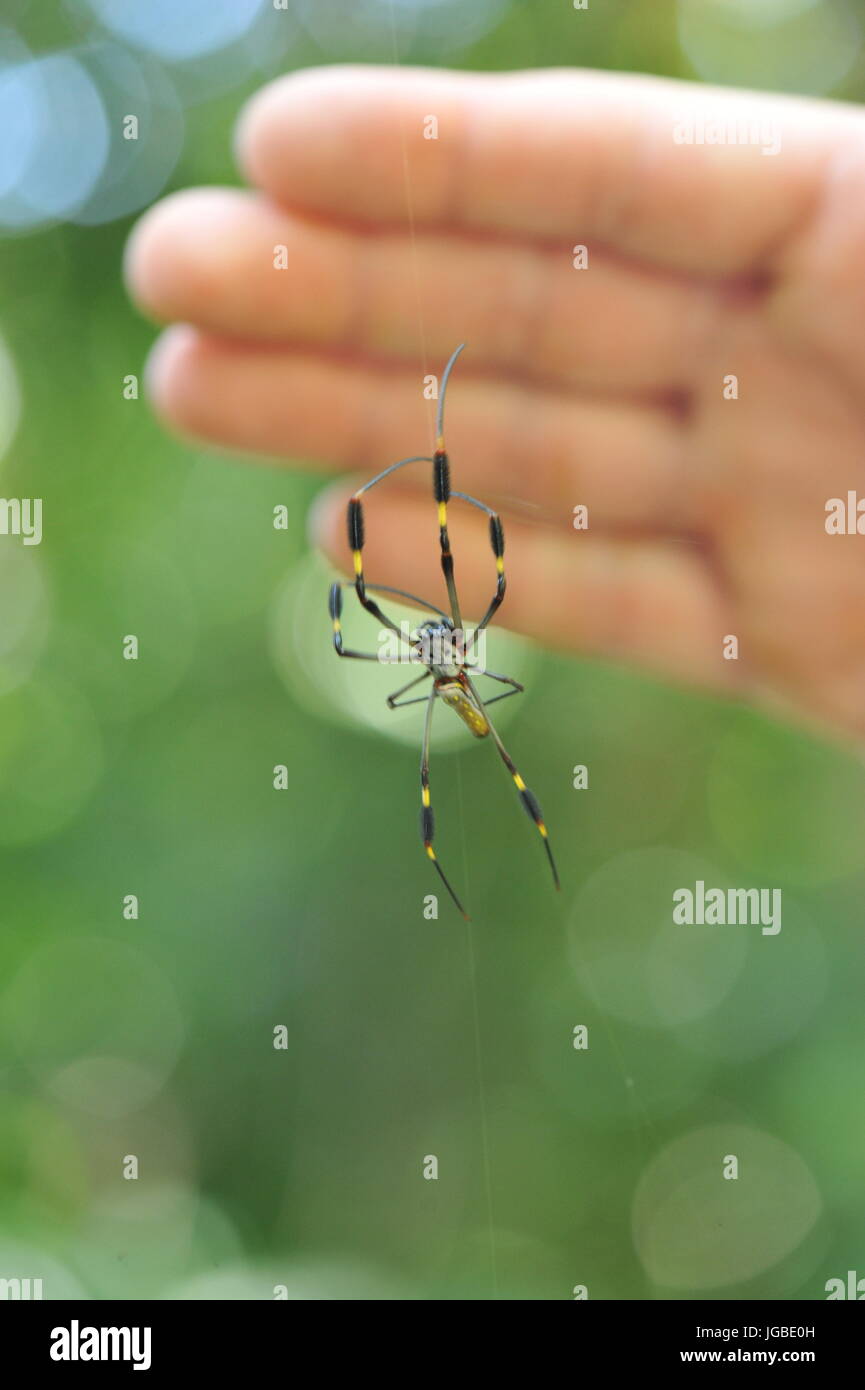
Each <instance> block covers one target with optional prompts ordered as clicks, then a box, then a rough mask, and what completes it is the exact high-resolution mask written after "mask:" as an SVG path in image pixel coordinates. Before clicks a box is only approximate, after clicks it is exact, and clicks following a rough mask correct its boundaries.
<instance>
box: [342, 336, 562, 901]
mask: <svg viewBox="0 0 865 1390" xmlns="http://www.w3.org/2000/svg"><path fill="white" fill-rule="evenodd" d="M464 347H465V343H461V344H460V346H459V347H458V348H457V349H456V351H455V352H454V353H453V354H452V356H451V358H450V360H449V361H448V364H447V366H446V367H445V369H444V374H443V376H442V384H441V391H440V393H439V403H438V412H437V417H436V447H435V452H434V454H433V456H432V458H429V457H428V456H427V455H417V456H413V457H411V458H405V459H400V460H399V462H398V463H392V464H391V465H390V467H389V468H385V469H384V471H383V472H381V473H378V474H377V475H376V476H375V477H374V478H372V479H371V480H370V482H368V483H364V485H363V487H359V488H358V490H357V492H356V493H355V494H354V496H353V497H352V498H351V500H350V501H349V504H348V518H347V520H348V543H349V546H350V548H351V551H352V555H353V558H354V579H353V580H351V579H348V580H341V581H340V580H338V581H336V582H335V583H333V584H332V585H331V588H330V603H329V607H330V616H331V620H332V623H333V645H334V649H335V651H336V654H337V656H342V657H353V658H354V659H356V660H358V661H388V660H390V661H392V662H400V661H409V662H417V663H420V664H421V665H423V667H424V670H423V671H422V673H421V674H420V675H419V676H417V677H416V679H415V680H412V681H409V682H408V684H407V685H404V686H401V687H400V689H399V690H395V691H394V693H393V694H392V695H389V696H388V697H387V704H388V708H389V709H399V708H402V707H404V706H405V705H415V704H424V703H425V704H426V719H425V722H424V731H423V745H422V751H421V760H420V788H421V812H420V832H421V840H422V841H423V846H424V849H425V850H426V853H427V857H428V858H429V859H430V861H431V862H432V864H433V865H434V867H435V869H436V871H437V872H438V874H439V877H440V878H441V880H442V882H443V883H444V885H445V887H446V888H447V891H448V893H449V894H450V896H451V898H452V899H453V901H454V903H455V904H456V906H457V907H458V908H459V910H460V912H461V913H462V914H463V916H464V917H465V918H466V919H467V920H468V913H467V912H466V910H465V908H464V907H463V905H462V903H461V902H460V900H459V898H458V897H457V894H456V892H455V891H454V888H453V886H452V885H451V883H450V880H449V879H448V877H447V875H446V874H445V872H444V869H443V868H442V866H441V864H440V862H439V860H438V857H437V856H436V852H435V850H434V848H433V838H434V835H435V820H434V817H433V809H432V805H431V802H430V783H429V753H430V731H431V729H432V715H433V709H434V707H435V702H436V700H437V699H440V700H442V701H443V702H444V704H445V705H448V706H449V707H450V708H451V709H452V710H453V711H454V713H455V714H458V715H459V717H460V719H462V721H463V723H464V724H466V725H467V727H468V729H469V730H470V732H471V733H472V734H473V735H474V736H475V738H488V737H489V738H491V739H492V741H493V743H494V745H495V747H496V750H497V752H498V755H499V757H500V758H501V760H502V762H503V763H504V765H505V767H506V768H507V769H508V772H509V773H510V774H511V777H512V778H513V781H514V785H515V787H516V789H517V792H518V794H519V798H520V801H521V802H522V804H523V807H524V808H525V810H526V812H527V813H528V815H529V816H530V817H531V819H532V820H533V821H534V823H535V825H536V826H537V828H538V831H539V832H540V835H541V838H542V840H543V845H544V849H545V850H546V853H547V859H548V860H549V865H550V869H551V871H552V875H553V882H554V884H555V886H556V888H559V887H560V884H559V875H558V872H557V870H556V862H555V860H554V858H553V852H552V850H551V848H550V840H549V835H548V832H547V827H546V824H545V823H544V818H543V813H542V811H541V808H540V806H539V805H538V801H537V798H536V797H535V795H534V793H533V792H531V791H530V790H529V788H528V787H527V786H526V784H525V782H524V781H523V779H522V777H521V776H520V774H519V772H518V771H517V768H516V767H515V765H514V763H513V762H512V760H511V757H510V754H509V753H508V751H507V749H506V748H505V746H504V744H503V743H502V741H501V739H500V738H499V735H498V733H497V732H496V729H495V726H494V725H493V722H492V720H491V719H490V717H489V713H488V709H489V706H490V705H493V704H495V702H496V700H506V699H507V698H508V696H509V695H519V694H520V693H521V692H522V691H523V690H524V688H525V687H524V686H522V685H520V683H519V681H515V680H512V678H511V677H510V676H501V675H497V674H496V673H495V672H494V671H487V670H483V672H482V674H483V675H486V676H488V677H489V678H490V679H491V680H494V681H499V682H500V683H501V684H503V685H509V686H511V689H510V690H506V691H505V692H504V693H503V694H500V695H494V696H493V697H492V699H490V700H482V699H481V697H480V695H479V694H478V691H477V689H476V687H475V684H474V681H473V680H472V678H471V676H470V675H469V662H468V657H469V656H470V654H471V649H472V647H473V645H474V643H475V640H476V638H477V634H478V633H479V632H483V630H484V629H485V628H486V627H487V626H488V624H489V622H490V620H491V619H492V617H493V615H494V614H495V612H496V611H497V609H498V608H499V607H500V605H501V602H502V600H503V598H504V596H505V562H504V553H505V534H504V529H503V527H502V522H501V517H499V516H498V514H497V513H496V512H494V511H493V510H492V508H491V507H488V506H487V505H486V503H484V502H479V501H478V500H477V498H476V497H469V496H468V494H467V493H465V492H452V491H451V485H450V463H449V460H448V455H447V453H446V451H445V443H444V403H445V392H446V389H447V383H448V378H449V377H450V374H451V370H452V368H453V365H454V363H455V362H456V360H457V358H458V357H459V355H460V353H461V352H462V350H463V348H464ZM409 463H431V464H432V466H433V494H434V496H435V500H436V503H437V504H438V525H439V544H440V546H441V564H442V570H443V572H444V578H445V583H446V585H447V592H448V602H449V604H450V610H451V611H450V614H448V613H446V612H445V611H444V610H443V609H441V608H439V607H438V606H437V605H436V604H434V603H429V602H428V601H427V600H426V599H421V598H418V597H417V595H416V594H409V593H407V592H406V591H405V589H393V588H390V587H388V586H387V585H384V584H368V583H367V582H366V578H365V576H364V572H363V544H364V522H363V506H362V503H361V497H362V496H363V494H364V493H365V492H369V490H370V488H373V487H375V486H376V484H377V483H380V482H382V480H383V479H384V478H387V477H389V476H390V474H391V473H395V472H396V470H397V469H398V468H405V466H406V465H407V464H409ZM452 497H458V498H460V500H461V501H463V502H468V503H470V504H471V506H473V507H477V508H479V510H480V511H482V512H484V513H485V514H486V515H487V517H488V518H489V528H490V544H491V545H492V549H493V555H494V556H495V561H496V576H497V578H496V590H495V593H494V594H493V596H492V598H491V600H490V603H489V606H488V608H487V611H486V613H485V614H484V616H483V618H482V619H481V621H480V622H479V624H478V625H477V627H476V628H475V629H474V630H473V631H470V632H469V634H468V636H466V634H465V633H464V631H463V626H462V615H461V613H460V604H459V597H458V595H457V589H456V583H455V580H454V562H453V556H452V555H451V549H450V540H449V538H448V502H449V501H450V499H451V498H452ZM351 587H353V588H354V591H355V593H356V594H357V597H358V600H359V602H360V604H361V606H362V607H363V608H365V609H366V611H367V612H368V613H371V614H372V615H373V617H374V618H377V619H378V621H379V623H381V624H382V625H383V627H384V628H386V629H388V631H389V632H390V633H393V634H395V635H396V637H397V639H399V640H400V641H402V642H403V643H405V644H406V646H407V648H408V650H407V651H405V652H403V654H402V655H401V656H397V657H393V656H392V657H386V656H384V655H383V654H382V653H380V652H356V651H350V650H349V649H348V648H346V647H345V646H344V645H343V640H342V625H341V617H342V591H343V589H345V588H351ZM370 591H372V592H373V593H376V594H392V595H395V596H397V597H399V598H404V599H407V600H408V601H409V602H410V603H412V604H414V605H416V606H417V607H419V608H423V609H426V610H427V611H428V612H430V613H434V614H436V617H434V618H428V619H427V620H426V621H425V622H423V623H421V624H420V626H419V627H418V628H417V629H416V630H415V632H414V633H412V634H408V633H407V632H406V631H405V629H404V628H400V627H398V626H397V624H396V623H395V622H394V621H393V620H392V619H391V618H389V617H388V616H387V614H385V613H384V612H383V611H382V609H381V608H380V607H379V605H378V604H377V603H376V602H375V600H374V599H372V598H370ZM430 677H432V685H431V687H430V690H429V694H428V695H420V696H416V697H413V698H412V699H410V700H401V699H400V698H399V697H400V696H401V695H405V694H406V692H407V691H409V690H413V689H414V688H415V687H416V686H418V685H420V684H421V682H423V681H426V680H428V679H429V678H430Z"/></svg>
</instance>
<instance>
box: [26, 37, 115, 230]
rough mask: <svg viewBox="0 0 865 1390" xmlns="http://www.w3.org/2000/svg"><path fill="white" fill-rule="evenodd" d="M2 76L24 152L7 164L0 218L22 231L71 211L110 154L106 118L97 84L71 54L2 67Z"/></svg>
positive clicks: (91, 186) (90, 188) (89, 190)
mask: <svg viewBox="0 0 865 1390" xmlns="http://www.w3.org/2000/svg"><path fill="white" fill-rule="evenodd" d="M0 76H2V83H3V87H4V90H5V91H6V93H7V95H6V99H5V100H6V104H7V105H9V103H10V102H11V103H12V104H13V105H15V106H17V107H18V108H19V112H20V114H19V115H18V116H17V117H16V128H18V129H19V131H20V132H21V139H22V148H25V149H26V151H27V157H26V159H21V157H20V155H19V156H18V159H19V160H20V167H17V168H16V169H14V170H13V169H12V168H11V167H10V166H9V165H8V164H7V165H6V167H5V172H4V174H3V182H4V183H5V184H6V191H5V193H4V194H3V196H2V197H0V224H5V225H6V226H7V227H10V228H19V229H20V228H24V227H28V226H32V225H37V224H39V223H40V222H45V221H51V220H53V219H56V218H63V217H71V216H73V215H74V214H75V213H76V212H77V211H78V209H79V208H80V207H81V206H82V205H83V204H84V203H85V202H86V201H87V199H88V197H89V196H90V194H91V193H92V191H93V189H94V188H95V186H96V184H97V182H98V180H99V179H100V177H101V176H102V173H103V170H104V169H105V165H106V161H107V157H108V148H109V140H110V135H109V128H108V119H107V116H106V112H105V107H104V105H103V103H102V99H101V97H100V94H99V91H98V88H97V86H96V84H95V83H94V81H93V79H92V78H91V77H90V75H89V73H88V72H87V70H86V68H85V67H84V66H83V65H82V63H80V62H79V61H78V60H77V59H76V58H75V57H74V56H73V55H72V54H71V53H52V54H48V55H47V56H45V57H40V58H33V59H31V60H28V61H26V62H23V63H21V64H18V65H17V66H7V67H6V68H4V69H3V70H2V73H0ZM10 94H11V95H10ZM0 96H2V93H0ZM13 174H14V177H13Z"/></svg>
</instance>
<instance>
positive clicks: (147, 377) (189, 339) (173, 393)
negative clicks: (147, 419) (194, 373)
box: [144, 323, 199, 434]
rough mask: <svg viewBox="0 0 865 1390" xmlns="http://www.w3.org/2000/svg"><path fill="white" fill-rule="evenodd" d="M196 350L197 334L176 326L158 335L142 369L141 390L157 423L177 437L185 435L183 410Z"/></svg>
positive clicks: (186, 401)
mask: <svg viewBox="0 0 865 1390" xmlns="http://www.w3.org/2000/svg"><path fill="white" fill-rule="evenodd" d="M198 346H199V334H198V333H197V332H196V330H195V329H194V328H191V327H190V326H189V325H188V324H185V323H179V324H175V325H174V326H173V327H171V328H167V329H166V330H165V332H164V333H161V334H160V336H159V337H158V338H157V340H156V342H155V343H154V345H153V347H152V348H151V350H150V354H149V356H148V358H147V361H146V363H145V366H144V388H145V391H146V393H147V397H148V399H149V400H150V402H151V404H152V406H153V409H154V411H155V412H156V414H157V415H158V416H159V418H160V420H161V421H162V422H163V423H164V424H165V425H168V426H169V427H170V428H171V429H172V430H174V431H175V432H177V433H181V434H182V433H188V432H189V425H188V421H187V420H186V414H187V413H188V412H187V411H186V410H185V408H184V407H185V406H186V405H187V404H188V397H189V387H188V382H189V377H190V368H191V366H192V364H193V361H194V357H195V354H196V352H197V350H198Z"/></svg>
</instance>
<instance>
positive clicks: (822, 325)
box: [127, 67, 865, 739]
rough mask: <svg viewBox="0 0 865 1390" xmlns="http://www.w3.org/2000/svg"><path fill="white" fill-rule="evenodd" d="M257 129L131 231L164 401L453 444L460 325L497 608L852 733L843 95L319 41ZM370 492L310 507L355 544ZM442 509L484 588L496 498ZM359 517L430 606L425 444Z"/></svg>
mask: <svg viewBox="0 0 865 1390" xmlns="http://www.w3.org/2000/svg"><path fill="white" fill-rule="evenodd" d="M688 113H697V114H698V116H699V114H700V113H703V114H704V115H705V117H706V118H707V119H710V120H715V119H718V118H725V119H733V120H735V119H737V118H743V119H746V120H750V121H754V120H756V121H763V122H766V121H770V122H772V123H773V128H774V129H775V130H777V132H778V134H779V135H780V139H781V148H780V151H779V152H778V153H777V154H774V155H764V154H763V152H762V149H761V148H760V147H759V145H758V146H755V145H743V144H738V145H733V144H727V145H718V144H713V145H710V144H696V143H691V144H687V143H677V142H676V140H675V139H674V138H673V131H674V129H675V127H676V124H677V122H680V121H682V120H683V118H684V117H686V116H687V115H688ZM430 114H435V115H436V116H437V119H438V138H437V139H436V140H425V139H424V138H423V128H424V120H425V118H426V117H427V116H429V115H430ZM237 156H238V162H239V165H240V168H241V170H242V172H243V175H244V177H245V179H246V181H247V183H248V184H249V186H250V189H251V191H239V190H228V189H194V190H190V191H187V192H183V193H179V194H175V195H173V196H171V197H169V198H166V199H165V200H164V201H163V202H161V203H159V204H157V205H156V206H155V207H154V208H153V209H151V210H150V211H149V212H148V213H147V214H146V215H145V216H144V217H143V218H142V220H141V221H140V223H139V224H138V226H137V228H136V229H135V231H134V233H133V235H132V238H131V240H130V244H129V248H128V255H127V278H128V283H129V287H130V290H131V293H132V295H133V296H134V298H135V299H136V301H137V303H138V304H139V305H140V307H141V308H142V309H143V310H144V312H145V313H147V314H149V315H151V316H152V317H153V318H155V319H157V320H158V321H160V322H161V323H163V324H166V325H169V326H168V327H167V330H166V331H165V332H164V333H163V335H162V336H161V338H160V339H159V341H158V343H157V345H156V347H155V349H154V352H153V355H152V358H151V360H150V363H149V370H148V381H149V389H150V392H151V395H152V398H153V401H154V403H155V407H156V409H157V411H158V412H159V414H160V415H161V416H162V418H163V419H164V420H165V421H166V422H167V424H168V425H169V426H170V427H171V428H173V429H174V430H175V431H177V432H179V433H180V434H181V435H183V436H185V437H192V438H195V439H199V440H206V441H209V442H210V443H212V444H215V445H218V446H222V447H224V448H227V449H230V450H238V451H241V452H243V453H246V454H262V455H265V456H268V457H273V458H278V459H283V460H286V461H288V462H289V463H291V462H292V461H294V460H297V459H301V460H303V461H304V466H308V463H309V461H315V462H316V463H317V464H318V465H319V466H320V467H321V468H322V470H323V471H326V472H328V473H337V474H338V473H342V472H344V471H345V470H352V471H353V472H357V473H358V474H359V475H364V474H365V475H367V476H368V475H370V474H372V473H374V472H377V471H378V470H379V469H381V468H382V467H384V466H385V465H386V464H387V463H389V462H392V461H393V460H395V459H397V458H401V457H403V456H405V455H407V454H413V453H429V452H431V451H432V447H433V442H434V441H433V434H434V410H435V403H434V402H430V401H427V400H425V399H424V398H423V390H422V385H423V377H424V375H425V374H427V373H436V374H440V373H441V370H442V368H443V366H444V363H445V361H446V359H447V357H448V356H449V355H450V353H451V351H452V350H453V348H454V347H455V346H456V344H457V343H459V342H461V341H463V340H466V342H467V343H468V346H467V348H466V350H465V352H464V353H463V355H462V357H461V358H460V361H459V363H458V365H457V367H456V369H455V371H454V375H453V377H452V380H451V385H450V388H449V393H448V399H447V412H446V435H447V446H448V450H449V453H450V456H451V467H452V476H453V486H454V487H456V488H459V489H460V490H463V491H467V492H471V493H473V494H475V495H476V496H479V497H481V498H482V499H483V500H484V501H486V502H487V503H489V504H490V505H492V506H495V507H497V508H499V509H500V511H501V514H502V517H503V520H504V523H505V534H506V539H507V548H506V556H505V558H506V565H507V576H508V593H507V598H506V600H505V603H504V606H503V608H502V610H501V615H500V616H501V619H502V621H504V622H505V623H506V624H507V625H509V626H510V627H512V628H514V629H515V630H517V631H520V632H523V633H527V634H530V635H531V636H533V637H535V638H537V639H539V640H540V641H542V642H545V643H548V644H550V645H555V646H559V647H564V648H566V649H568V650H572V651H576V652H580V653H583V654H589V655H595V656H598V657H601V658H604V659H607V660H615V661H624V662H628V663H631V664H632V665H636V666H639V667H641V668H643V669H648V670H651V671H652V672H654V673H656V674H660V675H662V676H665V677H667V678H670V679H673V680H677V681H684V682H688V683H690V684H693V685H697V686H701V687H703V688H708V689H711V690H714V691H722V692H728V693H730V694H731V695H733V696H735V697H737V698H740V699H745V700H751V701H755V702H757V703H761V704H762V705H763V706H768V707H770V708H771V709H773V710H775V711H776V712H781V713H782V714H784V715H786V716H789V717H791V718H793V719H796V720H798V721H801V722H805V723H806V724H808V725H809V726H810V727H812V728H816V729H820V730H823V731H824V732H827V733H830V734H832V735H835V736H838V735H840V736H841V737H842V738H845V739H846V738H850V737H852V738H853V739H859V738H860V737H861V735H862V734H863V732H865V536H856V535H850V536H848V535H842V536H830V535H827V533H826V530H825V524H824V523H825V519H826V511H825V509H826V503H827V500H828V499H829V498H832V497H841V498H846V495H847V492H848V490H851V489H852V490H855V491H856V492H857V493H858V494H859V496H862V497H865V250H863V248H865V119H863V117H862V116H861V115H860V114H859V113H858V111H857V110H856V109H855V108H852V107H845V106H842V105H835V104H832V103H828V102H810V101H796V100H790V99H779V98H775V97H767V96H763V95H759V94H751V93H740V92H732V91H721V90H718V91H713V90H711V89H708V88H705V87H696V86H691V85H690V84H684V83H674V82H667V81H660V80H655V79H652V78H644V77H639V76H624V75H619V74H601V73H590V72H580V71H562V72H559V71H544V72H540V73H514V74H511V73H508V74H495V75H487V74H484V75H478V74H460V73H450V72H442V71H426V70H422V69H410V70H399V69H375V68H353V67H342V68H324V69H317V70H309V71H305V72H302V73H298V74H293V75H291V76H289V77H286V78H283V79H280V80H279V81H277V82H275V83H273V84H271V85H270V86H268V87H266V88H264V89H263V90H262V91H261V92H260V93H259V94H258V95H257V96H256V97H255V98H254V99H253V100H252V101H251V103H250V104H249V105H248V107H247V108H246V110H245V111H244V112H243V113H242V116H241V119H240V122H239V127H238V133H237ZM577 244H584V245H586V246H588V248H589V268H588V269H587V270H577V269H574V268H573V265H572V249H573V247H574V246H575V245H577ZM276 245H285V246H286V247H287V248H288V268H287V269H285V270H279V271H278V270H275V269H274V265H273V253H274V246H276ZM731 373H732V374H735V376H736V377H737V378H738V393H739V394H738V399H735V400H730V399H725V398H724V379H725V377H726V376H727V375H728V374H731ZM351 490H352V487H351V484H349V483H345V482H344V481H343V482H338V483H336V484H334V485H333V486H332V487H331V488H328V489H327V490H326V491H325V493H324V494H323V495H322V498H321V499H320V501H319V503H318V505H317V507H316V508H315V512H314V516H313V519H312V523H311V524H312V528H313V532H314V536H315V538H316V540H317V541H318V542H319V543H320V544H321V545H322V546H323V548H324V550H325V551H326V553H327V554H328V556H329V557H330V558H331V560H332V561H333V563H334V565H335V566H338V567H340V568H342V569H345V568H346V566H347V565H348V564H349V563H350V557H349V554H348V550H347V544H346V539H345V526H344V515H345V502H346V499H347V497H348V496H349V495H350V492H351ZM577 504H584V505H585V506H587V507H588V510H589V528H588V530H579V531H578V530H575V529H574V526H573V509H574V507H575V506H576V505H577ZM450 510H451V518H450V519H451V537H452V541H453V549H454V555H455V557H456V571H457V580H458V583H459V586H460V592H461V595H463V596H464V597H463V605H464V610H465V611H466V612H467V613H468V614H470V615H474V616H477V615H478V614H479V613H480V612H481V611H483V609H484V608H485V606H486V602H487V601H488V599H489V597H490V595H491V593H492V591H493V588H494V580H495V573H494V562H493V557H492V555H491V553H490V550H489V544H488V540H487V529H486V520H485V518H484V517H483V516H482V515H481V514H480V513H475V511H474V509H472V508H467V507H463V508H460V507H459V504H458V503H455V504H454V505H453V506H452V508H451V509H450ZM366 511H367V544H366V549H365V552H364V560H365V570H366V573H367V576H368V577H369V579H370V581H371V582H378V583H383V584H390V585H395V586H399V587H403V588H406V589H409V590H411V591H412V592H415V593H420V594H426V595H428V597H429V598H431V599H432V600H433V601H434V602H436V603H439V602H441V595H442V590H443V585H442V579H441V572H440V569H439V561H438V544H437V525H436V511H435V504H434V503H433V501H432V498H431V484H430V477H429V470H428V469H427V468H425V467H424V466H423V465H412V466H411V467H410V468H408V469H405V470H403V471H402V472H401V473H400V474H398V475H397V476H396V477H395V478H394V479H392V480H389V482H388V483H387V484H385V485H383V486H382V487H381V488H378V489H376V491H375V492H374V493H373V494H372V496H371V499H370V502H369V505H368V506H367V508H366ZM863 524H865V523H863ZM322 612H323V613H324V595H323V596H322ZM325 628H326V622H325V620H324V618H323V631H324V630H325ZM727 634H734V635H735V636H736V637H737V638H738V642H739V659H738V660H736V661H729V660H724V659H723V656H722V648H723V640H724V638H725V636H726V635H727Z"/></svg>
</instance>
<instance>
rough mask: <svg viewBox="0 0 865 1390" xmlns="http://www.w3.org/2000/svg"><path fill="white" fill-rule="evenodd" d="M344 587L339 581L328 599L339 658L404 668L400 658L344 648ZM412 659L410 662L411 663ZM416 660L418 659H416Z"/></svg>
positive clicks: (333, 586)
mask: <svg viewBox="0 0 865 1390" xmlns="http://www.w3.org/2000/svg"><path fill="white" fill-rule="evenodd" d="M343 587H344V585H343V584H341V583H339V582H338V581H337V582H335V583H333V584H331V586H330V597H329V599H328V609H329V612H330V620H331V623H332V624H333V647H334V651H335V652H336V654H337V656H347V657H353V658H354V659H355V661H378V662H380V663H381V665H382V666H404V665H405V664H406V663H405V661H404V660H403V659H401V658H400V657H394V656H382V654H381V653H380V652H356V651H352V650H350V648H348V647H345V646H343V641H342V590H343ZM411 659H412V658H411V657H410V658H409V661H411ZM415 659H416V658H415Z"/></svg>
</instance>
